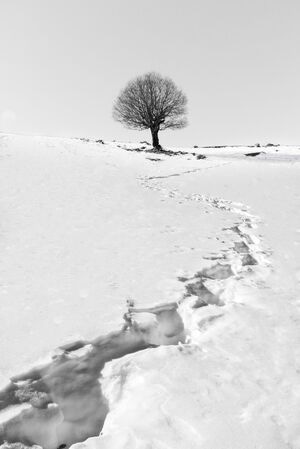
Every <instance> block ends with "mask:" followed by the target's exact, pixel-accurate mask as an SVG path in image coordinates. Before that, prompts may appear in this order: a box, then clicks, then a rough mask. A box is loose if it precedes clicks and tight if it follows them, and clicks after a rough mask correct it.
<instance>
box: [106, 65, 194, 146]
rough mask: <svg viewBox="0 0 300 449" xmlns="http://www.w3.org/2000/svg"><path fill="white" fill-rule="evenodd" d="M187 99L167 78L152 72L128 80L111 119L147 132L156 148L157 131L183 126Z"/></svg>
mask: <svg viewBox="0 0 300 449" xmlns="http://www.w3.org/2000/svg"><path fill="white" fill-rule="evenodd" d="M186 104H187V98H186V96H185V94H184V93H183V92H182V91H181V90H180V89H178V87H177V86H176V85H175V83H174V82H173V81H172V80H171V79H170V78H163V77H162V76H161V75H159V74H158V73H155V72H149V73H146V74H145V75H142V76H138V77H137V78H135V79H133V80H131V81H129V83H128V84H127V86H126V87H125V88H124V89H123V90H122V91H121V93H120V95H119V96H118V98H117V100H116V102H115V104H114V107H113V117H114V119H115V120H117V121H118V122H120V123H122V124H124V125H125V126H127V127H128V128H130V129H137V130H143V129H150V131H151V135H152V144H153V147H154V148H156V149H160V148H161V146H160V144H159V139H158V132H159V131H162V130H164V129H179V128H183V127H185V126H186V125H187V120H186V114H187V111H186Z"/></svg>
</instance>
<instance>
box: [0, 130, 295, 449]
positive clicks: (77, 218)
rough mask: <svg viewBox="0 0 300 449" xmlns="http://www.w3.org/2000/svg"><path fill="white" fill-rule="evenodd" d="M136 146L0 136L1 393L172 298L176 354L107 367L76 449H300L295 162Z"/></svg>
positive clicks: (288, 150) (275, 153)
mask: <svg viewBox="0 0 300 449" xmlns="http://www.w3.org/2000/svg"><path fill="white" fill-rule="evenodd" d="M143 146H144V148H143V149H142V150H141V145H140V144H128V143H119V142H118V143H117V142H110V143H109V142H104V143H103V142H102V141H99V142H98V143H96V142H94V141H89V140H88V139H87V140H86V141H82V140H78V139H55V138H46V137H22V136H10V135H1V136H0V158H1V176H0V183H1V186H0V189H1V224H0V226H1V254H2V258H1V259H2V261H1V266H0V270H1V271H0V273H1V285H0V295H1V313H2V322H1V324H2V326H1V340H0V353H1V380H2V381H3V383H4V382H5V381H6V379H7V377H8V376H10V375H12V374H14V373H16V372H17V371H20V370H23V368H24V366H29V365H31V364H34V363H36V360H37V359H42V358H44V357H45V356H46V355H47V354H48V353H50V351H51V350H52V349H53V348H54V347H56V346H59V345H61V344H62V343H67V342H68V341H71V340H72V339H74V338H79V337H81V336H84V337H87V338H92V337H95V336H96V335H99V334H105V333H106V332H108V331H110V330H112V329H114V328H116V327H118V326H119V324H120V322H121V317H122V313H123V312H124V305H125V300H126V299H128V298H134V299H135V300H136V302H137V304H138V305H139V306H145V305H153V304H157V303H159V302H163V301H164V302H165V301H177V302H178V304H179V313H180V315H181V316H182V319H183V320H184V324H185V328H186V331H187V333H188V339H187V343H186V344H183V345H178V346H161V347H159V348H151V349H146V350H144V351H140V352H137V353H135V354H131V355H126V356H124V357H122V358H120V359H118V360H115V361H112V362H110V363H107V364H106V366H105V368H104V370H103V373H102V374H103V375H102V377H101V379H100V381H101V386H102V389H103V392H104V395H105V396H106V398H107V401H108V405H109V413H108V415H107V418H106V421H105V423H104V427H103V429H102V432H101V434H100V435H99V436H97V437H93V438H89V439H88V440H87V441H86V442H82V443H78V444H76V445H74V446H73V448H74V449H75V447H76V448H78V449H79V448H80V449H108V448H109V449H114V448H116V449H127V448H128V449H129V448H130V449H152V448H153V449H186V448H188V449H193V448H197V449H200V448H203V449H212V448H214V449H225V448H226V449H229V448H230V449H241V448H243V449H254V448H256V449H258V448H260V449H291V448H292V449H297V448H299V447H300V427H299V416H300V382H299V380H300V379H299V375H300V366H299V364H300V357H299V356H300V345H299V343H300V342H299V339H300V338H299V337H300V327H299V325H300V313H299V306H300V303H299V297H300V296H299V293H300V251H299V245H300V207H299V206H300V201H299V197H300V188H299V187H300V176H299V168H300V149H299V148H298V147H283V146H280V147H261V148H259V151H257V149H256V148H249V147H224V148H215V149H214V148H209V149H208V148H207V149H204V148H197V149H194V148H193V149H188V148H185V149H172V152H173V153H178V154H177V155H176V154H175V155H172V154H171V153H170V154H167V153H158V154H154V153H151V152H149V151H147V150H150V148H148V147H147V145H143ZM124 150H128V151H124ZM251 152H259V153H260V154H258V155H255V156H253V157H247V156H245V155H246V154H248V153H251ZM193 153H194V154H193ZM198 154H204V155H206V159H198V158H197V155H198Z"/></svg>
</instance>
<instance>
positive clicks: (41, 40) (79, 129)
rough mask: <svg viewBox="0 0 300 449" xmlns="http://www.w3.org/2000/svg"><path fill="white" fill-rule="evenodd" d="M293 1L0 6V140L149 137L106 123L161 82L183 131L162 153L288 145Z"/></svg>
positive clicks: (71, 1)
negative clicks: (125, 101)
mask: <svg viewBox="0 0 300 449" xmlns="http://www.w3.org/2000/svg"><path fill="white" fill-rule="evenodd" d="M299 23H300V3H299V0H247V1H245V0H152V1H149V0H0V58H1V64H0V131H2V132H16V133H22V134H39V135H52V136H70V137H71V136H78V137H83V136H90V137H98V138H102V139H104V140H105V139H106V140H113V139H116V140H131V141H140V140H144V139H147V140H150V132H149V131H145V132H138V131H129V130H127V129H125V128H124V127H123V126H122V125H121V124H119V123H116V122H114V121H113V118H112V105H113V102H114V100H115V98H116V97H117V95H118V93H119V91H120V90H121V89H122V88H123V87H125V85H126V83H127V82H128V81H129V80H130V79H132V78H133V77H135V76H137V75H141V74H143V73H145V72H147V71H153V70H154V71H157V72H159V73H161V74H162V75H166V76H169V77H171V78H172V79H173V80H174V81H175V83H176V84H177V85H178V86H179V87H181V88H182V90H183V91H184V92H185V93H186V95H187V97H188V101H189V103H188V110H189V114H188V120H189V126H188V127H187V128H185V129H183V130H178V131H164V132H161V133H160V139H161V143H162V145H164V144H165V145H174V146H176V145H177V146H184V145H196V144H197V145H214V144H216V145H221V144H254V143H256V142H261V143H267V142H273V143H282V144H300V87H299V85H300V73H299V72H300V26H299Z"/></svg>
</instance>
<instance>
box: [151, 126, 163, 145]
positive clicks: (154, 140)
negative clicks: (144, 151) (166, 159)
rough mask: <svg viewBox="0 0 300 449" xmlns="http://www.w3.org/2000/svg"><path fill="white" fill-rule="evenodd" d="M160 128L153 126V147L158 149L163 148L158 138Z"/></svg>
mask: <svg viewBox="0 0 300 449" xmlns="http://www.w3.org/2000/svg"><path fill="white" fill-rule="evenodd" d="M158 131H159V130H158V129H156V128H151V135H152V145H153V148H156V149H157V150H160V149H161V146H160V144H159V140H158Z"/></svg>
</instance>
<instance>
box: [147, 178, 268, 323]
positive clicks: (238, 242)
mask: <svg viewBox="0 0 300 449" xmlns="http://www.w3.org/2000/svg"><path fill="white" fill-rule="evenodd" d="M140 181H141V184H142V185H143V187H145V188H147V189H151V190H154V191H158V192H160V193H161V194H162V195H163V196H164V197H167V198H176V199H178V201H179V202H180V203H182V202H184V201H196V202H201V203H204V204H207V205H208V206H209V207H213V208H217V209H220V210H225V211H228V212H230V213H233V214H235V215H236V216H237V217H238V223H237V224H235V225H234V226H233V227H231V228H224V229H223V231H225V232H229V233H231V235H232V236H233V237H234V238H233V246H232V247H231V248H229V249H228V250H227V251H226V254H225V255H219V256H211V257H206V259H209V260H211V261H214V263H213V264H212V265H211V266H210V267H208V268H204V269H202V270H200V271H198V272H197V273H195V274H194V275H192V276H179V277H178V280H179V281H180V282H182V283H184V288H185V292H184V294H183V295H182V298H181V300H180V301H179V303H180V304H183V303H184V302H185V301H186V299H189V300H192V301H190V304H191V308H192V309H199V308H201V307H206V306H218V307H222V306H224V305H225V303H226V298H228V295H226V294H224V290H226V282H227V281H229V280H230V279H232V280H235V281H236V282H238V281H239V280H240V279H242V278H245V277H247V275H248V274H249V273H253V271H254V268H255V266H259V267H269V266H270V264H269V262H268V259H267V256H268V255H269V253H270V252H269V251H267V250H264V249H262V247H261V242H260V239H259V238H258V237H257V236H256V235H254V234H253V233H252V232H251V230H252V229H255V228H257V225H258V223H259V222H260V219H259V218H258V217H257V216H255V215H252V214H250V213H249V207H248V206H245V205H243V204H241V203H236V202H231V201H228V200H224V199H221V198H215V197H210V196H207V195H200V194H189V195H182V194H181V193H180V192H179V191H178V190H168V189H167V188H165V187H164V186H163V185H161V184H160V183H159V182H157V181H156V180H155V179H153V178H152V179H149V178H140ZM259 282H261V281H259V280H257V282H256V284H257V285H258V284H259ZM220 285H221V286H222V287H223V288H218V287H220ZM220 290H221V294H220V293H218V291H220ZM216 292H217V293H216ZM225 293H226V292H225ZM222 315H223V314H217V315H216V313H215V311H214V313H213V314H212V316H210V317H209V316H208V317H206V318H205V319H204V321H205V327H207V326H208V325H209V324H212V323H213V322H214V321H215V320H216V319H217V318H219V317H221V316H222ZM198 325H199V327H202V328H203V323H202V322H201V321H200V322H198Z"/></svg>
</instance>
